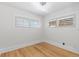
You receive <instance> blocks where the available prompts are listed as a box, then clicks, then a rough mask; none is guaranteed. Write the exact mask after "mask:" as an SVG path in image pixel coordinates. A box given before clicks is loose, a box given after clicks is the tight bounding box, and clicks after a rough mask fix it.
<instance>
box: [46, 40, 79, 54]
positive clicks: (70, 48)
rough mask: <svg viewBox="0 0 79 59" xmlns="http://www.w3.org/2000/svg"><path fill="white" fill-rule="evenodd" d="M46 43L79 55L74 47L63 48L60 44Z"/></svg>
mask: <svg viewBox="0 0 79 59" xmlns="http://www.w3.org/2000/svg"><path fill="white" fill-rule="evenodd" d="M45 42H47V43H49V44H52V45H55V46H57V47H60V48H63V49H65V50H68V51H71V52H73V53H77V54H79V51H76V50H75V49H74V48H73V47H70V46H63V45H60V44H58V43H56V42H52V41H45Z"/></svg>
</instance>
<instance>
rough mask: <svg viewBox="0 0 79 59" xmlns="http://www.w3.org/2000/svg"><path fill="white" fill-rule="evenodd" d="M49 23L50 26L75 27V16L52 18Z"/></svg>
mask: <svg viewBox="0 0 79 59" xmlns="http://www.w3.org/2000/svg"><path fill="white" fill-rule="evenodd" d="M48 23H49V27H73V26H74V16H68V17H64V18H59V19H55V20H51V21H49V22H48Z"/></svg>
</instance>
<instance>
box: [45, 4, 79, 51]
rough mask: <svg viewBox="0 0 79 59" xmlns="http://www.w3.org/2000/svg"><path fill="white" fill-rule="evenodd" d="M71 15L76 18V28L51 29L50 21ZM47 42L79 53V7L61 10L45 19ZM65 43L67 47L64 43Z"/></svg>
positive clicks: (74, 6) (73, 6)
mask: <svg viewBox="0 0 79 59" xmlns="http://www.w3.org/2000/svg"><path fill="white" fill-rule="evenodd" d="M69 15H74V16H75V20H74V22H75V26H74V27H72V28H50V27H49V26H48V21H49V20H51V19H52V20H53V19H56V18H61V17H65V16H69ZM44 24H45V25H44V26H45V28H44V30H45V37H46V38H45V39H46V40H45V41H47V42H49V43H51V44H55V45H59V46H61V47H65V48H66V49H74V50H75V51H78V52H79V5H72V6H68V8H65V9H60V10H59V11H57V12H53V13H51V14H49V15H48V16H46V17H45V20H44ZM63 42H65V44H66V45H65V46H63V45H62V43H63Z"/></svg>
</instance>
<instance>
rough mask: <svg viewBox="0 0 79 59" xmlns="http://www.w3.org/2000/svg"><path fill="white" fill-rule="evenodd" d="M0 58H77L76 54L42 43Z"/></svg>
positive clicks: (5, 54) (4, 54) (8, 53)
mask: <svg viewBox="0 0 79 59" xmlns="http://www.w3.org/2000/svg"><path fill="white" fill-rule="evenodd" d="M1 57H79V55H78V54H76V53H73V52H70V51H67V50H64V49H61V48H59V47H56V46H53V45H50V44H48V43H45V42H42V43H39V44H36V45H32V46H29V47H24V48H21V49H17V50H14V51H10V52H7V53H3V54H1Z"/></svg>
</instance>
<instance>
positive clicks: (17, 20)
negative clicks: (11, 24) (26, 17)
mask: <svg viewBox="0 0 79 59" xmlns="http://www.w3.org/2000/svg"><path fill="white" fill-rule="evenodd" d="M16 26H23V19H20V18H17V19H16Z"/></svg>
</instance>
